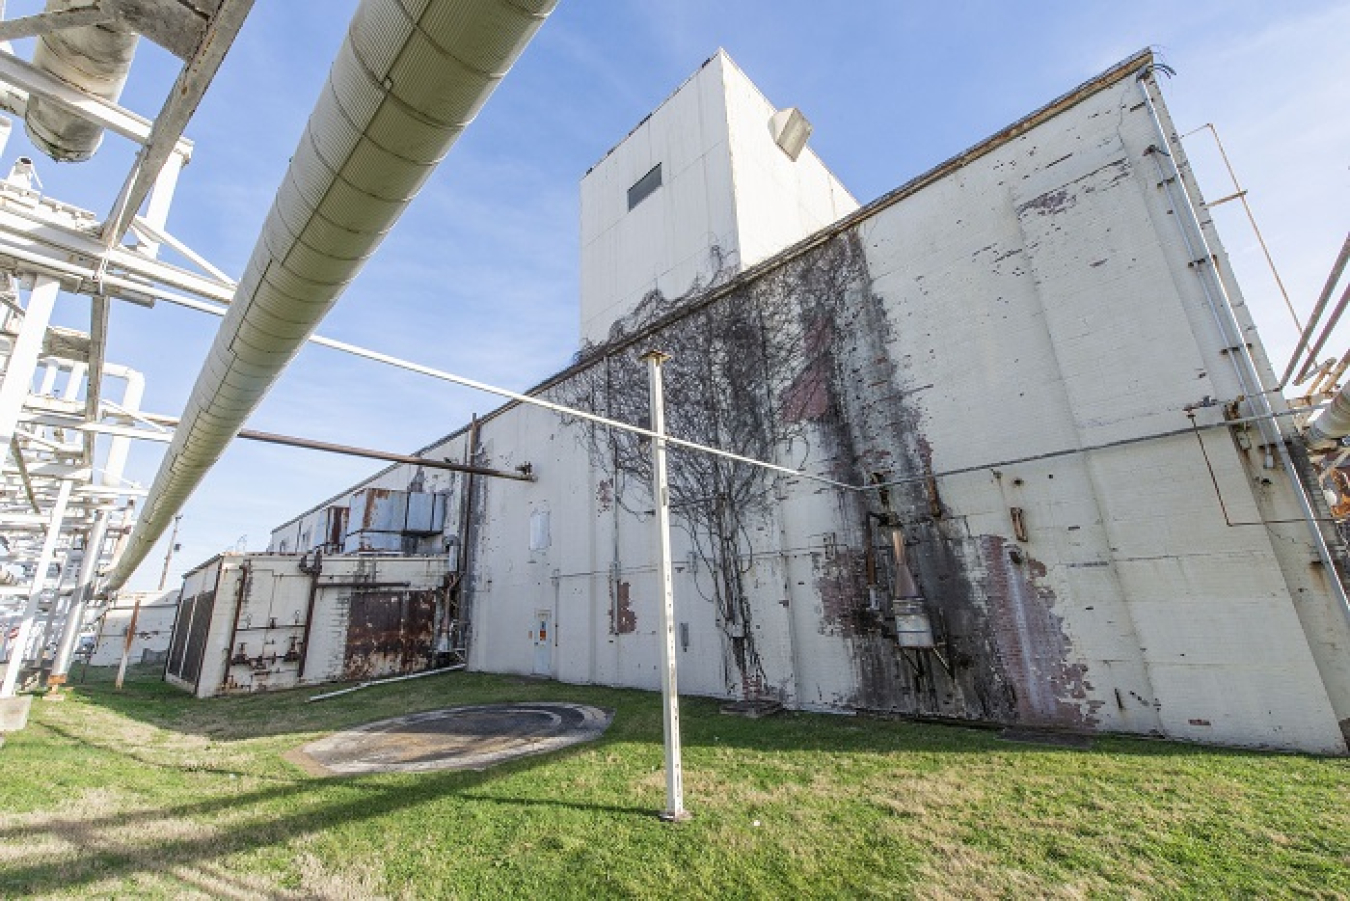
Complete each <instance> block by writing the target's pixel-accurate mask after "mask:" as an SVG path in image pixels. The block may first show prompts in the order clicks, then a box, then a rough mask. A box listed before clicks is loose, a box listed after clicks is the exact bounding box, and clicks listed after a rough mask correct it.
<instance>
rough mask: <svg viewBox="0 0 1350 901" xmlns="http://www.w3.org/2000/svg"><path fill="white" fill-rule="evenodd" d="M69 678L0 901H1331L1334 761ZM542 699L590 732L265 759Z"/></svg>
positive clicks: (465, 678)
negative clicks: (345, 735) (1052, 900)
mask: <svg viewBox="0 0 1350 901" xmlns="http://www.w3.org/2000/svg"><path fill="white" fill-rule="evenodd" d="M134 676H135V677H134V678H133V679H132V680H131V681H130V682H129V683H128V685H127V688H126V689H125V690H124V691H122V692H114V691H113V690H112V688H111V686H110V685H109V684H108V682H107V681H106V680H107V679H108V675H107V673H104V672H101V671H98V670H93V671H91V673H90V682H89V684H87V685H84V686H76V691H75V693H74V694H73V695H72V696H71V697H70V698H69V699H68V700H66V701H65V702H64V703H44V702H42V701H38V702H36V703H35V704H34V707H33V716H32V719H31V721H30V723H29V726H28V728H27V729H26V730H24V731H23V732H19V733H15V734H13V735H10V736H9V737H8V743H7V744H6V745H5V746H4V747H3V749H0V897H4V898H11V897H27V896H42V897H71V896H74V897H137V898H156V897H158V898H180V897H191V896H198V897H203V896H204V897H227V898H255V897H295V898H315V897H322V898H367V897H417V898H422V897H447V898H458V897H481V898H514V897H530V898H540V897H564V898H568V897H571V898H609V897H660V896H681V897H717V898H723V897H726V898H738V897H744V898H761V897H762V898H784V897H883V898H898V897H932V898H967V897H1009V898H1024V897H1047V896H1048V897H1089V896H1093V897H1095V896H1104V897H1121V896H1125V897H1150V898H1151V897H1180V896H1209V897H1292V896H1299V897H1323V898H1337V897H1340V898H1344V897H1350V763H1347V761H1345V760H1324V759H1315V758H1309V757H1302V756H1292V755H1267V754H1254V753H1241V752H1233V751H1219V750H1213V749H1207V748H1197V747H1188V746H1181V745H1173V744H1164V743H1159V742H1144V741H1132V740H1127V739H1117V738H1108V739H1100V740H1098V741H1097V742H1096V743H1095V747H1094V748H1093V749H1092V750H1090V751H1081V750H1068V749H1063V748H1049V747H1038V746H1032V745H1023V744H1010V743H1006V742H1003V741H1000V740H999V739H998V738H997V736H996V735H995V734H994V733H992V732H989V731H985V730H979V729H966V728H959V727H953V726H936V725H922V724H915V723H907V722H899V721H892V720H880V719H870V718H844V717H827V716H818V715H810V714H782V715H780V716H777V717H773V718H769V719H764V720H744V719H738V718H733V717H727V716H723V715H720V714H719V713H718V711H717V705H716V704H715V703H714V702H711V701H706V700H699V699H686V700H685V701H684V702H683V704H682V708H681V712H682V715H683V716H682V718H683V724H684V739H685V756H684V762H685V789H686V804H687V806H688V807H689V809H690V810H692V811H693V813H694V819H693V820H692V821H690V822H688V823H683V824H679V825H674V826H672V825H667V824H663V823H661V822H659V821H658V820H657V819H656V818H655V817H654V816H653V813H654V812H655V811H657V810H659V809H660V808H661V807H662V806H663V804H664V791H665V788H664V779H663V775H662V771H661V764H662V746H661V711H660V699H659V697H657V696H655V695H651V694H647V693H643V692H635V691H619V690H611V689H603V688H594V687H583V686H569V685H560V684H556V683H552V682H537V681H532V680H525V679H513V678H503V677H493V676H484V675H477V674H467V673H455V674H451V675H448V676H437V677H431V678H427V679H421V680H414V681H411V682H404V683H397V684H393V685H388V686H383V687H379V688H372V689H368V690H366V691H362V692H358V693H355V694H352V695H347V696H344V697H341V698H335V699H333V700H330V701H325V702H323V703H320V704H306V703H305V702H304V699H305V698H306V697H307V696H309V695H310V694H313V693H314V692H313V691H312V690H311V691H301V692H283V693H276V694H271V695H256V696H251V697H236V698H224V699H216V700H211V701H194V700H191V699H190V698H188V697H186V696H185V695H183V694H181V693H179V692H177V691H175V690H173V689H171V688H169V687H167V686H165V685H163V684H162V683H160V682H158V681H157V680H156V677H155V675H154V674H153V673H136V674H134ZM530 700H567V701H576V702H580V703H587V704H594V705H597V706H601V707H607V708H611V709H613V710H615V711H616V713H615V718H614V723H613V725H612V726H611V727H610V729H609V731H608V732H607V733H606V734H605V736H604V737H603V738H602V739H601V740H600V741H598V742H595V743H591V744H586V745H581V746H577V747H575V748H572V749H568V750H566V751H563V752H560V753H557V754H553V755H548V756H544V757H536V758H528V759H523V760H519V761H516V762H514V763H509V764H506V765H503V766H500V767H496V768H493V769H491V770H487V771H485V772H482V773H447V772H442V773H429V774H423V775H380V776H361V777H350V778H327V779H323V778H315V777H312V776H309V775H306V774H305V773H304V772H302V771H301V770H300V769H299V768H298V767H296V766H294V765H293V764H291V763H289V762H288V761H287V760H286V759H285V758H284V756H283V755H284V754H285V753H286V752H288V751H291V750H292V749H294V748H296V747H298V746H300V745H301V744H303V743H305V742H307V741H309V740H311V739H313V738H315V737H318V736H321V735H323V734H326V733H327V732H329V731H331V730H333V729H337V728H341V727H345V726H350V725H356V724H359V723H363V722H368V721H370V720H374V719H380V718H383V717H388V716H396V715H399V714H401V713H407V712H412V711H417V710H426V709H433V708H437V707H444V706H451V705H458V704H471V703H491V702H497V701H530Z"/></svg>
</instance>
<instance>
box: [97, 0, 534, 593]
mask: <svg viewBox="0 0 1350 901" xmlns="http://www.w3.org/2000/svg"><path fill="white" fill-rule="evenodd" d="M556 4H557V0H363V2H362V3H361V5H360V7H358V8H357V11H356V15H355V17H354V18H353V19H352V24H351V28H350V30H349V31H348V33H347V38H346V40H345V41H344V42H343V45H342V49H341V50H340V51H338V56H337V59H336V61H335V62H334V63H333V68H332V71H331V72H330V73H329V76H328V84H327V85H326V86H325V88H324V91H323V94H322V96H321V97H320V98H319V102H318V105H317V106H316V107H315V109H314V113H313V114H312V115H311V116H310V120H309V125H308V126H307V127H306V129H305V133H304V136H303V137H302V138H301V139H300V146H299V148H297V150H296V151H295V155H294V156H293V157H292V159H291V165H290V168H289V170H287V173H286V177H285V180H284V181H283V182H282V185H281V188H280V190H279V191H278V193H277V198H276V200H275V202H274V203H273V205H272V209H271V211H270V212H269V213H268V216H267V221H266V222H265V223H264V224H263V230H262V235H261V237H260V238H259V241H258V245H257V246H256V247H255V248H254V250H253V256H252V258H251V259H250V260H249V263H248V266H247V268H246V269H245V271H244V276H243V278H242V279H240V281H239V286H238V288H237V289H236V290H235V295H234V300H233V302H232V303H231V305H230V309H229V312H228V313H227V315H226V316H225V318H224V320H223V321H222V323H221V326H220V332H219V333H218V334H217V335H216V340H215V343H214V344H213V345H212V348H211V351H210V353H209V354H208V356H207V359H206V364H205V365H204V366H203V368H202V371H201V373H200V375H198V377H197V383H196V386H195V387H194V388H193V391H192V395H191V397H190V398H189V399H188V402H187V406H186V408H185V409H184V411H183V417H182V420H181V421H180V423H179V425H178V429H177V432H176V433H175V435H174V440H173V443H172V444H171V445H170V446H169V451H168V453H167V454H166V455H165V457H164V461H163V463H161V464H160V468H159V472H158V474H157V475H156V476H155V481H154V484H153V485H151V487H150V493H149V495H148V497H147V498H146V500H145V506H144V512H143V513H142V515H141V517H140V520H139V521H138V522H137V524H136V527H135V530H134V531H133V532H132V534H131V537H130V540H129V541H128V543H127V547H126V551H125V553H124V554H123V555H122V557H121V559H120V560H119V561H118V562H117V564H116V566H115V567H114V569H113V572H112V573H111V575H110V576H109V588H111V589H116V588H118V587H120V586H121V585H122V584H123V583H124V582H125V581H126V580H127V578H128V577H129V576H130V575H131V573H132V572H134V571H135V569H136V567H137V566H138V565H139V564H140V562H141V561H142V560H144V559H145V557H146V555H147V554H148V553H149V552H150V549H151V547H152V546H153V545H154V543H155V541H156V540H157V539H158V538H159V536H160V535H161V534H162V533H163V532H164V529H165V528H166V527H167V526H168V524H169V523H170V522H171V521H172V519H173V516H174V514H175V513H177V512H178V511H179V510H180V509H181V508H182V506H183V504H184V503H185V502H186V501H187V499H188V497H189V495H191V494H192V492H193V491H194V490H195V489H196V487H197V485H198V483H200V482H201V480H202V478H203V477H204V476H205V475H206V473H207V471H208V470H209V469H210V468H211V466H212V465H214V464H215V462H216V460H218V459H219V458H220V456H221V454H223V453H224V452H225V448H226V446H227V445H228V444H229V443H230V441H231V440H232V439H233V438H234V437H235V435H236V433H237V432H238V431H239V429H240V428H241V427H242V426H243V424H244V422H245V420H247V419H248V417H249V415H250V414H251V413H252V412H253V411H254V409H255V408H257V406H258V404H260V403H261V402H262V399H263V397H264V396H265V395H266V393H267V391H268V390H269V389H270V388H271V387H272V384H273V383H274V382H275V381H276V380H277V378H278V377H279V376H280V375H281V372H282V370H283V369H285V367H286V366H287V364H289V363H290V361H291V360H292V359H293V358H294V357H295V355H296V354H297V353H298V352H299V350H300V348H301V346H302V345H303V344H304V342H305V341H306V339H307V338H308V337H309V336H310V334H311V333H312V332H313V331H314V329H315V328H317V327H318V324H319V322H320V320H322V319H323V317H324V316H325V315H326V314H327V313H328V311H329V309H331V308H332V306H333V304H334V303H335V302H336V301H337V299H338V297H339V296H340V295H341V294H342V292H343V290H344V289H345V288H346V287H347V285H348V283H350V282H351V281H352V279H354V278H355V277H356V275H357V273H358V272H360V270H361V267H362V266H363V265H364V264H365V261H366V260H367V259H368V258H369V257H370V255H371V254H372V253H374V251H375V249H376V248H377V247H378V246H379V244H380V242H381V241H382V240H383V239H384V236H385V235H386V234H388V232H389V230H390V229H391V228H393V226H394V223H395V222H396V221H397V220H398V217H399V216H400V215H401V214H402V212H403V210H404V209H405V208H406V207H407V205H408V203H409V202H410V201H411V200H412V199H413V197H414V196H415V195H416V194H417V192H418V190H419V189H420V188H421V186H422V184H423V182H425V181H426V179H427V177H428V176H430V175H431V173H432V171H433V170H434V169H435V167H436V164H437V163H439V162H440V160H441V158H442V157H444V156H445V154H446V152H447V151H448V150H449V149H450V147H451V145H452V144H453V143H454V142H455V139H456V138H458V137H459V134H460V132H462V131H463V130H464V128H465V127H466V126H467V125H468V124H469V123H470V122H471V121H472V120H473V118H474V117H475V116H476V115H477V114H478V111H479V109H481V108H482V106H483V104H484V103H485V102H486V101H487V99H488V97H489V96H491V94H492V91H493V90H494V89H495V88H496V87H497V84H498V83H499V82H500V81H501V79H502V77H503V76H504V75H505V74H506V72H507V71H508V70H509V69H510V67H511V65H512V63H513V62H514V61H515V60H516V58H517V57H518V56H519V55H520V53H521V51H522V50H523V49H524V48H525V45H526V44H527V43H529V40H530V39H531V38H532V37H533V36H534V33H535V32H536V31H538V29H539V27H540V26H541V25H542V24H543V22H544V19H545V18H546V17H547V16H548V13H549V12H550V11H551V10H552V9H553V7H554V6H555V5H556Z"/></svg>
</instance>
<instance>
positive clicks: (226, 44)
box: [103, 0, 253, 247]
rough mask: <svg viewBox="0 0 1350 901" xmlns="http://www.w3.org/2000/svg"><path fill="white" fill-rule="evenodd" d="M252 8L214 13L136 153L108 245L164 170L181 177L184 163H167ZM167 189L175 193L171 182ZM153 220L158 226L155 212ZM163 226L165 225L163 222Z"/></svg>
mask: <svg viewBox="0 0 1350 901" xmlns="http://www.w3.org/2000/svg"><path fill="white" fill-rule="evenodd" d="M252 8H253V0H221V3H220V6H219V7H218V8H217V9H216V12H215V15H213V16H212V17H211V24H210V25H208V26H207V27H206V34H205V35H203V36H202V40H201V43H200V44H198V45H197V52H196V54H195V55H194V56H193V57H192V59H190V60H188V62H187V64H186V65H185V66H183V70H182V71H181V72H179V73H178V79H177V81H175V82H174V86H173V89H172V90H170V91H169V97H168V99H167V100H165V101H164V106H163V107H162V108H161V109H160V111H159V115H158V116H156V117H155V122H154V125H153V126H151V129H150V134H149V136H148V137H147V139H146V141H145V143H144V145H143V146H142V147H141V150H140V152H139V153H137V155H136V162H135V163H134V164H133V165H132V167H131V172H130V173H129V174H128V175H127V180H126V182H125V183H124V184H123V185H122V191H121V193H120V194H118V196H117V200H116V201H115V202H114V203H113V206H112V211H111V212H110V213H109V214H108V219H107V221H106V222H105V223H104V225H103V243H104V245H105V246H107V247H112V246H113V245H115V244H118V243H119V242H120V241H121V240H122V236H123V235H125V234H126V230H127V227H128V226H130V225H131V220H132V218H133V217H134V216H135V215H136V213H137V212H138V211H139V210H140V208H141V204H142V203H143V202H144V201H145V198H146V196H147V195H148V194H149V193H150V188H151V187H152V186H153V185H155V181H156V179H158V178H160V177H161V171H163V173H164V175H166V176H168V177H170V178H171V179H173V180H176V179H177V177H178V173H177V171H176V169H177V166H178V165H180V164H177V163H175V164H170V165H169V166H168V167H166V166H165V164H166V163H168V162H169V157H170V155H171V154H172V153H173V152H174V151H175V150H176V149H177V147H178V145H179V143H180V142H181V140H182V137H183V129H185V128H186V127H187V124H188V121H189V120H190V119H191V118H192V115H193V113H195V112H196V111H197V105H198V104H199V103H201V100H202V95H203V94H205V93H206V89H207V88H208V87H209V86H210V84H211V81H212V79H214V78H215V77H216V72H217V70H219V69H220V64H221V63H222V62H223V61H224V60H225V54H226V52H228V51H229V49H230V47H231V45H233V44H234V39H235V37H236V36H237V35H238V34H239V29H240V28H241V27H242V26H243V24H244V19H245V18H246V17H247V16H248V13H249V10H251V9H252ZM186 160H187V156H186V155H184V156H183V161H184V162H186ZM168 188H169V190H170V192H172V185H171V184H170V185H168ZM166 207H167V204H166ZM148 218H150V220H151V222H152V224H153V223H154V219H155V216H153V215H152V216H150V217H148ZM158 224H159V225H163V223H162V222H160V223H158Z"/></svg>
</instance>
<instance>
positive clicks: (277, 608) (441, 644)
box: [165, 554, 458, 698]
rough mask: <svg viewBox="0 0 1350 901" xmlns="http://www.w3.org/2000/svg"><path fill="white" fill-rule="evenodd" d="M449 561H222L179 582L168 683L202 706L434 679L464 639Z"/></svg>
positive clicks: (229, 557)
mask: <svg viewBox="0 0 1350 901" xmlns="http://www.w3.org/2000/svg"><path fill="white" fill-rule="evenodd" d="M446 576H447V569H446V561H445V559H444V558H439V557H438V558H427V557H356V556H348V557H343V556H333V557H319V556H317V555H315V556H306V557H300V556H297V555H293V554H223V555H221V556H219V557H215V558H213V559H211V560H209V561H207V562H206V563H203V564H202V565H200V566H198V567H197V568H196V569H194V570H192V571H191V572H189V573H187V575H186V576H184V578H183V591H182V597H183V601H182V603H181V605H180V606H179V610H178V618H177V621H176V622H175V624H174V631H173V639H172V642H171V644H170V646H169V658H168V663H167V665H166V668H165V678H166V680H167V681H168V682H169V683H170V684H173V685H177V686H179V687H181V688H184V689H187V690H188V691H191V692H192V693H193V694H195V695H196V696H197V697H200V698H205V697H210V696H212V695H216V694H227V693H233V692H250V691H267V690H271V689H278V688H293V687H296V686H299V685H313V684H318V683H322V682H332V681H336V680H345V679H368V678H377V677H380V676H392V675H399V674H403V673H411V672H417V671H419V670H423V669H428V668H430V667H431V666H432V664H433V663H434V662H435V661H436V659H437V658H438V657H442V658H443V657H445V656H448V655H450V654H451V653H452V652H453V650H454V648H455V647H456V644H455V642H454V640H453V637H454V636H455V635H457V634H458V630H457V628H456V624H455V622H454V616H453V611H452V609H451V608H450V606H449V593H448V590H447V589H448V580H447V578H446Z"/></svg>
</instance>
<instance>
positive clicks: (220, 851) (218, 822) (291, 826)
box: [0, 724, 656, 897]
mask: <svg viewBox="0 0 1350 901" xmlns="http://www.w3.org/2000/svg"><path fill="white" fill-rule="evenodd" d="M38 728H40V729H46V730H49V731H51V732H53V733H54V734H57V735H60V736H61V737H62V738H65V739H68V740H74V741H81V742H85V743H87V744H90V745H91V746H93V747H98V748H99V749H100V750H102V751H104V752H105V753H114V754H120V755H122V756H124V757H127V758H130V759H133V760H137V761H138V762H142V761H141V759H140V758H139V757H137V756H136V755H135V754H134V753H131V752H128V751H127V750H125V749H116V748H111V747H108V746H106V745H102V744H95V743H93V742H90V741H89V740H88V739H87V738H86V737H84V736H80V735H76V734H73V733H71V732H70V731H69V730H63V729H60V728H57V727H53V726H51V725H46V724H40V725H38ZM594 744H596V743H590V745H594ZM590 745H578V746H574V747H571V748H564V749H562V750H560V751H559V752H556V753H553V754H548V755H544V756H540V757H532V758H519V759H517V760H513V761H509V762H507V763H503V764H501V765H499V766H497V767H494V768H493V769H492V770H491V771H484V772H477V771H466V770H457V771H435V772H428V773H421V774H417V775H416V777H415V778H412V779H408V778H400V779H398V784H394V785H390V784H387V783H388V782H389V781H390V780H389V779H388V778H382V777H379V776H374V777H372V776H364V775H358V776H334V777H329V778H314V777H305V776H302V775H300V774H299V773H297V776H296V778H295V779H294V780H293V781H290V782H287V783H284V784H280V785H272V786H268V787H266V788H261V789H257V790H253V791H244V792H236V793H230V794H227V795H223V796H216V797H210V798H206V799H204V800H198V801H191V802H188V803H182V804H171V805H165V806H161V807H154V808H144V809H140V810H131V811H118V812H113V813H107V814H101V815H98V814H96V815H89V814H76V815H66V816H53V815H49V814H42V813H36V814H29V815H26V816H23V817H22V818H21V823H20V824H19V825H15V826H12V827H8V828H4V829H0V843H4V844H7V845H10V846H11V847H22V845H23V844H36V845H37V846H38V847H39V848H40V847H41V846H42V844H43V843H44V842H43V840H44V839H45V838H50V839H55V840H57V841H58V842H60V843H63V844H67V845H70V846H73V848H72V849H63V850H62V851H61V857H62V859H63V860H65V861H68V863H67V864H66V865H64V866H62V867H56V866H53V863H52V861H51V860H50V858H49V857H48V858H47V859H43V860H32V861H31V862H25V861H23V860H22V858H19V859H18V861H17V865H15V864H16V861H15V859H14V858H13V856H11V859H10V861H9V862H8V864H7V865H6V867H5V868H4V869H0V896H5V897H11V896H12V895H11V894H10V892H16V893H22V894H24V895H29V894H47V893H58V894H66V893H77V892H78V891H79V890H80V889H81V887H87V886H89V885H90V884H92V883H95V882H102V881H105V880H109V879H114V880H116V879H134V878H135V877H138V876H140V875H143V874H152V873H164V872H165V871H166V870H168V871H171V873H172V877H173V878H174V879H181V880H185V881H188V882H190V883H191V882H192V879H193V875H192V873H191V872H187V873H185V872H183V871H182V870H181V868H183V867H188V868H193V869H195V870H200V871H202V872H203V873H205V872H207V871H208V870H210V869H211V865H212V864H213V862H215V861H219V860H220V859H221V858H225V857H227V856H230V855H235V854H241V853H245V854H246V853H248V852H251V851H256V850H261V849H265V848H270V847H274V846H276V845H278V844H281V843H285V842H289V841H291V840H294V839H297V838H303V837H305V836H308V835H312V834H315V833H319V832H322V831H324V830H327V829H331V828H334V827H337V826H344V825H350V824H353V823H360V822H362V821H365V820H370V819H376V818H380V817H386V816H390V815H394V814H400V815H409V814H410V813H411V812H412V811H413V810H414V809H415V808H417V807H418V806H419V805H424V804H430V803H439V802H442V801H443V800H444V799H445V798H447V797H454V798H457V799H459V801H460V802H462V804H463V805H464V809H465V811H466V815H472V814H471V810H472V808H473V806H475V805H483V804H486V805H491V806H497V807H509V808H520V809H526V810H529V809H539V810H555V811H556V810H570V811H577V812H582V813H586V814H591V815H595V814H600V815H610V816H618V817H624V818H639V819H646V818H652V819H654V818H655V813H656V811H655V810H654V809H652V808H647V807H640V806H636V805H615V804H604V803H593V802H581V801H575V800H568V799H564V798H550V797H528V796H525V795H522V794H521V793H519V791H518V790H516V791H515V792H513V793H511V794H506V793H496V792H494V791H493V790H492V784H493V783H494V782H495V781H497V780H498V779H500V778H506V777H510V776H517V775H519V774H520V773H521V772H522V771H526V770H528V769H530V768H532V767H535V766H539V765H542V764H545V763H553V762H556V761H557V760H559V759H560V758H565V757H567V756H570V755H573V754H577V753H580V752H581V751H583V750H585V748H587V747H588V746H590ZM151 765H154V766H159V767H164V768H172V767H171V766H169V765H165V764H151ZM193 769H194V770H196V771H200V770H201V768H199V767H194V768H193ZM215 772H222V773H223V772H225V771H215ZM399 775H403V774H399ZM250 778H253V777H250ZM297 806H299V807H302V808H303V809H300V810H295V809H293V808H295V807H297ZM185 824H186V825H185ZM183 829H190V830H191V831H193V832H200V833H202V834H201V835H194V836H192V837H186V838H170V839H168V840H156V838H155V836H156V835H157V834H160V833H162V832H164V831H166V830H167V831H175V830H178V831H181V830H183ZM128 830H130V837H126V836H127V831H128ZM38 853H41V852H40V851H39V852H38ZM215 870H216V872H214V873H213V875H212V876H211V878H212V879H215V880H216V881H220V880H221V879H222V878H224V876H223V874H224V872H225V871H224V870H223V869H222V868H220V867H215ZM193 884H196V883H193ZM198 887H199V888H209V884H208V883H205V882H204V883H202V884H201V885H199V886H198ZM241 887H242V888H247V886H236V888H241ZM255 888H256V887H255Z"/></svg>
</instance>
